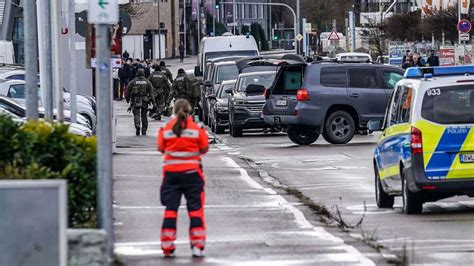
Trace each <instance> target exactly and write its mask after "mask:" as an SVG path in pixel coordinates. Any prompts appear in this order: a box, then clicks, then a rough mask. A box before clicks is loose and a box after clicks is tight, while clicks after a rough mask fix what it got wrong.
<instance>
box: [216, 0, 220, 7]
mask: <svg viewBox="0 0 474 266" xmlns="http://www.w3.org/2000/svg"><path fill="white" fill-rule="evenodd" d="M219 8H220V5H219V0H216V9H219Z"/></svg>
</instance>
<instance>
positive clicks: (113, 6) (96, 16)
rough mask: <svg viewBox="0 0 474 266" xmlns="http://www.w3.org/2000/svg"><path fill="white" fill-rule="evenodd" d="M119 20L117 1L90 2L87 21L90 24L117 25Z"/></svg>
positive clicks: (92, 0) (97, 0) (101, 0)
mask: <svg viewBox="0 0 474 266" xmlns="http://www.w3.org/2000/svg"><path fill="white" fill-rule="evenodd" d="M118 20H119V7H118V3H117V0H90V1H89V13H88V16H87V21H88V22H89V23H90V24H116V23H117V22H118Z"/></svg>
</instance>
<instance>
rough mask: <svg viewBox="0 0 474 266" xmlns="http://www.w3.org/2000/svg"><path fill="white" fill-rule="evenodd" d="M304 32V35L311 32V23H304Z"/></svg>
mask: <svg viewBox="0 0 474 266" xmlns="http://www.w3.org/2000/svg"><path fill="white" fill-rule="evenodd" d="M304 32H306V33H310V32H311V23H306V25H304Z"/></svg>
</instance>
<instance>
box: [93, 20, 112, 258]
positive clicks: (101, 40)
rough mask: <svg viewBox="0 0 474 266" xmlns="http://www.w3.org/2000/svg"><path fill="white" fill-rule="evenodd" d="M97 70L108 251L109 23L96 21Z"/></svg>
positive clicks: (102, 219) (100, 182) (100, 196)
mask: <svg viewBox="0 0 474 266" xmlns="http://www.w3.org/2000/svg"><path fill="white" fill-rule="evenodd" d="M95 32H96V37H95V38H96V39H95V40H96V41H95V43H96V47H97V50H96V51H97V52H96V56H97V68H96V69H97V71H96V75H95V82H96V83H95V84H96V93H97V103H98V105H97V108H98V109H97V201H98V207H99V226H100V228H103V229H105V231H106V232H107V237H108V238H109V241H108V243H107V253H108V254H109V256H111V255H112V252H113V243H114V240H113V239H114V232H113V216H112V169H113V168H112V119H111V118H112V95H111V92H112V90H111V84H110V76H111V68H110V65H109V63H110V61H109V60H110V42H109V25H107V24H98V25H96V31H95Z"/></svg>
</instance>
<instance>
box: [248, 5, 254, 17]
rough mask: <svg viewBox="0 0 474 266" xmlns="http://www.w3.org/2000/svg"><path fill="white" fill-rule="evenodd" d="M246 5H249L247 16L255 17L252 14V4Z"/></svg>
mask: <svg viewBox="0 0 474 266" xmlns="http://www.w3.org/2000/svg"><path fill="white" fill-rule="evenodd" d="M248 6H249V13H248V18H255V17H254V16H253V10H254V6H253V5H248Z"/></svg>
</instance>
